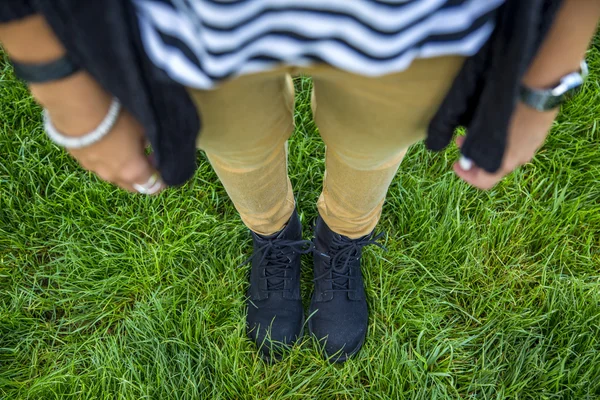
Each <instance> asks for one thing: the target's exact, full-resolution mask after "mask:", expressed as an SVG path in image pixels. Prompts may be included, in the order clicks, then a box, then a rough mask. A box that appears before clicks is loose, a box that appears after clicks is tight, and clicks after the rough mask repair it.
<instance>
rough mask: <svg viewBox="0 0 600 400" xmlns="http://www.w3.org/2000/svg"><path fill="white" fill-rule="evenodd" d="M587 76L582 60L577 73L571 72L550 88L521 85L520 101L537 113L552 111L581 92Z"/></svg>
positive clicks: (585, 64) (586, 69) (585, 66)
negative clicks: (533, 87)
mask: <svg viewBox="0 0 600 400" xmlns="http://www.w3.org/2000/svg"><path fill="white" fill-rule="evenodd" d="M587 76H588V66H587V63H586V62H585V60H583V61H582V62H581V67H580V70H579V71H578V72H572V73H570V74H568V75H565V76H563V77H562V78H561V80H560V82H559V83H558V84H557V85H556V86H554V87H552V88H548V89H541V90H540V89H532V88H529V87H527V86H525V85H522V86H521V90H520V100H521V102H523V103H524V104H526V105H528V106H529V107H532V108H534V109H536V110H538V111H550V110H553V109H555V108H557V107H559V106H560V105H561V104H563V103H564V102H566V101H567V100H569V99H571V98H573V96H575V95H577V94H578V93H579V92H580V91H581V87H582V86H583V83H584V82H585V79H586V78H587Z"/></svg>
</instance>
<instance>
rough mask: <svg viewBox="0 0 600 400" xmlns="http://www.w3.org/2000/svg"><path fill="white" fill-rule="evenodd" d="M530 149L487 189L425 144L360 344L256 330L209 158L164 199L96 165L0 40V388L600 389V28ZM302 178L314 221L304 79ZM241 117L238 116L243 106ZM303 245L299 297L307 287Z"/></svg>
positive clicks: (114, 391) (393, 206)
mask: <svg viewBox="0 0 600 400" xmlns="http://www.w3.org/2000/svg"><path fill="white" fill-rule="evenodd" d="M589 61H590V64H591V68H592V76H591V79H590V81H589V83H588V84H587V85H586V87H585V90H584V93H583V95H582V96H581V97H579V98H578V99H577V100H576V101H574V102H573V103H571V104H569V105H568V106H566V107H564V109H563V112H562V114H561V115H560V117H559V118H558V120H557V122H556V124H555V126H554V129H553V132H552V134H551V136H550V138H549V140H548V142H547V144H546V145H545V146H544V148H543V149H542V150H541V151H540V153H539V154H538V156H537V157H536V158H535V160H534V161H533V162H532V163H531V164H529V165H527V166H525V167H523V168H521V169H520V170H518V171H517V172H515V173H513V174H512V175H510V176H509V177H508V178H507V179H505V180H504V181H503V182H502V183H501V184H500V185H498V186H497V187H496V188H495V189H493V190H492V191H489V192H482V191H478V190H475V189H473V188H470V187H469V186H468V185H466V184H465V183H463V182H461V181H459V180H458V179H457V178H456V177H455V176H454V174H453V173H452V171H451V168H450V167H451V163H452V162H453V160H455V159H456V157H457V151H456V148H454V147H453V148H451V149H449V150H448V151H446V152H445V153H441V154H432V153H429V152H427V151H425V149H424V147H423V146H422V145H417V146H414V147H413V148H412V149H411V150H410V152H409V155H408V156H407V158H406V159H405V161H404V163H403V165H402V167H401V172H400V173H399V174H398V176H397V177H396V179H395V180H394V182H393V184H392V186H391V189H390V192H389V195H388V200H387V204H386V206H385V208H384V214H383V218H382V220H381V223H380V225H379V229H380V230H381V231H385V232H387V237H386V239H385V245H386V247H387V249H388V251H383V250H381V249H378V248H372V249H370V250H367V251H366V255H365V258H364V275H365V280H366V285H367V294H368V298H369V305H370V313H371V316H370V324H369V333H368V337H367V341H366V344H365V347H364V349H363V350H362V351H361V352H360V353H359V355H358V356H357V357H356V358H354V359H352V360H350V361H348V362H347V363H346V364H344V365H343V366H336V365H330V364H328V362H326V361H324V360H323V359H322V358H321V357H320V355H319V352H318V350H317V349H316V346H315V343H313V342H312V341H311V340H310V339H304V341H303V342H302V344H301V345H300V346H297V347H296V348H294V349H293V350H292V351H291V352H290V354H289V355H288V356H287V357H286V358H285V359H284V361H283V362H281V363H278V364H274V365H268V364H266V363H265V362H263V361H262V360H261V359H260V358H259V357H258V355H257V353H256V351H255V348H254V346H253V344H252V343H251V342H250V341H249V340H248V339H246V337H245V327H244V314H245V311H244V308H245V302H244V293H245V289H246V274H247V268H248V267H247V266H246V267H242V268H238V265H240V264H241V263H242V262H243V261H244V260H245V259H246V258H247V257H248V256H249V255H250V249H251V241H250V236H249V234H248V232H247V230H246V229H245V228H244V226H243V225H242V223H241V221H240V218H239V217H238V215H237V214H236V212H235V210H234V208H233V206H232V204H231V203H230V201H229V200H228V198H227V195H226V193H225V191H224V189H223V187H222V186H221V184H220V183H219V182H218V180H217V177H216V175H215V174H214V172H213V171H212V170H211V168H210V166H209V165H208V163H207V161H206V159H205V157H204V156H203V155H202V154H199V155H198V157H199V160H200V167H199V170H198V173H197V175H196V177H195V178H194V180H193V181H191V182H189V183H188V184H186V185H185V186H184V187H182V188H178V189H170V190H168V191H167V192H165V193H163V194H161V195H160V196H158V197H155V198H149V197H145V196H141V195H130V194H127V193H125V192H122V191H120V190H118V189H115V188H114V187H112V186H110V185H109V184H106V183H103V182H101V181H99V180H98V179H97V178H95V177H94V176H92V175H91V174H90V173H87V172H84V171H83V170H82V169H81V168H79V167H78V165H77V164H76V163H75V162H74V161H73V160H71V159H70V158H69V157H68V156H67V155H66V154H65V153H64V152H63V151H62V150H60V149H59V148H57V147H55V146H54V145H52V144H51V143H50V142H49V140H47V139H46V138H45V136H44V134H43V131H42V126H41V124H40V109H39V107H37V106H36V105H35V104H34V102H33V101H32V99H31V97H30V96H29V95H28V92H27V91H26V89H25V87H24V86H23V85H22V84H21V83H19V82H17V81H15V80H14V77H13V75H12V72H11V69H10V67H9V66H8V64H7V63H6V60H2V58H1V56H0V398H2V399H11V400H12V399H141V398H144V399H197V398H202V399H243V398H256V399H263V398H272V399H300V398H307V399H355V398H369V399H388V398H391V399H398V398H406V399H440V398H462V399H504V398H514V399H593V398H600V250H599V249H600V247H599V245H600V123H599V118H600V84H599V81H600V80H599V73H600V40H598V39H597V40H596V42H595V44H594V47H593V48H592V50H591V51H590V53H589ZM295 82H296V85H297V89H298V99H297V110H296V124H297V129H296V134H295V135H294V136H293V139H292V140H291V143H290V176H291V179H292V182H293V184H294V188H295V192H296V194H297V198H298V203H299V209H300V210H301V214H302V222H303V224H304V228H305V236H306V237H307V238H308V237H309V232H310V227H311V225H312V223H313V221H314V219H315V217H316V207H315V202H316V200H317V197H318V194H319V191H320V187H321V183H322V173H323V154H324V148H323V144H322V142H321V141H320V139H319V135H318V132H317V129H316V128H315V126H314V124H313V122H312V119H311V115H310V106H309V90H310V85H311V83H310V80H309V79H307V78H297V79H296V81H295ZM232 117H235V116H232ZM311 279H312V273H311V265H310V258H309V257H306V258H305V259H304V260H303V295H304V298H305V299H306V300H308V298H309V295H310V292H311V286H310V283H311Z"/></svg>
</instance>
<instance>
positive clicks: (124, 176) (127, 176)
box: [119, 156, 166, 194]
mask: <svg viewBox="0 0 600 400" xmlns="http://www.w3.org/2000/svg"><path fill="white" fill-rule="evenodd" d="M119 181H120V182H123V184H124V185H126V186H128V188H129V189H130V190H132V191H135V192H138V193H142V194H157V193H159V192H160V191H162V190H163V189H165V187H166V186H165V184H164V182H163V181H162V179H161V178H160V175H159V174H158V171H156V169H154V168H153V167H152V164H150V161H149V160H148V159H147V158H146V157H145V156H141V157H138V158H136V160H135V161H134V162H132V163H130V164H129V165H128V166H126V168H124V169H123V171H122V173H121V177H120V179H119Z"/></svg>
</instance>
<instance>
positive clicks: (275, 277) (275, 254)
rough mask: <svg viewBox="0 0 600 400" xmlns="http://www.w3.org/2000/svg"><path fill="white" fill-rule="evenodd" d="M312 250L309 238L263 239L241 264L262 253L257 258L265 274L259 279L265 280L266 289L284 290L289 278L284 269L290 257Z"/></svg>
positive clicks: (287, 267) (272, 290)
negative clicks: (262, 242)
mask: <svg viewBox="0 0 600 400" xmlns="http://www.w3.org/2000/svg"><path fill="white" fill-rule="evenodd" d="M261 241H262V240H261ZM312 251H313V243H312V241H310V240H286V239H272V240H264V244H262V245H261V246H260V247H258V248H257V249H256V250H255V251H254V254H252V256H250V258H248V259H247V260H246V261H245V262H244V263H243V264H242V266H243V265H246V264H248V263H250V262H252V261H253V260H254V259H256V258H257V257H258V255H259V254H262V256H261V257H260V258H259V259H258V265H260V266H261V268H264V270H265V276H264V277H261V279H263V280H265V281H266V285H265V287H266V291H267V292H281V291H284V290H285V282H286V281H287V280H290V279H291V278H290V277H287V276H286V271H287V270H288V269H289V268H290V264H291V261H292V257H293V256H294V255H295V254H308V253H311V252H312Z"/></svg>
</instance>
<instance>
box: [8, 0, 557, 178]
mask: <svg viewBox="0 0 600 400" xmlns="http://www.w3.org/2000/svg"><path fill="white" fill-rule="evenodd" d="M480 1H486V0H480ZM561 3H562V0H526V1H525V0H506V1H505V4H504V5H503V6H502V7H501V8H500V10H499V12H498V17H497V18H498V20H497V22H496V29H495V30H494V33H493V34H492V36H491V38H490V40H489V41H488V42H487V43H486V44H485V45H484V46H483V47H482V48H481V50H480V51H479V52H478V53H477V54H475V55H474V56H472V57H469V58H468V59H467V61H466V62H465V64H464V66H463V68H462V70H461V71H460V72H459V74H458V76H457V78H456V80H455V81H454V83H453V85H452V88H451V89H450V91H449V93H448V94H447V96H446V98H445V100H444V101H443V103H442V105H441V107H440V109H439V110H438V111H437V113H436V115H435V116H434V117H433V119H432V121H431V123H430V125H429V132H428V136H427V139H426V142H425V143H426V145H427V147H428V148H429V149H431V150H436V151H439V150H442V149H443V148H445V147H446V146H447V145H448V144H449V143H450V141H451V139H452V136H453V134H454V130H455V128H456V127H458V126H465V127H466V128H467V132H468V133H467V138H466V141H465V143H464V146H463V149H462V152H463V154H464V155H465V156H467V157H469V158H471V159H472V160H473V161H474V162H475V164H476V165H478V166H480V167H481V168H483V169H485V170H486V171H488V172H495V171H497V170H498V168H500V165H501V163H502V157H503V155H504V149H505V147H506V138H507V130H508V125H509V122H510V118H511V115H512V113H513V110H514V108H515V105H516V102H517V98H518V97H517V93H518V88H519V84H520V81H521V78H522V76H523V75H524V73H525V71H526V69H527V66H528V65H529V63H530V62H531V60H532V58H533V56H534V55H535V53H536V51H537V49H538V47H539V45H540V43H541V41H542V40H543V38H544V37H545V35H546V33H547V31H548V29H549V27H550V25H551V23H552V21H553V19H554V16H555V15H556V12H557V10H558V8H559V7H560V5H561ZM33 13H40V14H42V15H44V17H45V18H46V20H47V21H48V23H49V24H50V26H51V27H52V29H53V30H54V31H55V33H56V34H57V36H58V37H59V38H60V40H61V41H62V42H63V44H64V46H65V48H66V49H67V51H68V52H69V55H70V57H71V58H72V59H73V60H74V61H75V62H76V63H78V64H79V65H81V66H82V67H83V68H85V69H86V70H87V71H88V72H89V73H90V74H91V75H92V76H94V77H95V78H96V79H97V80H98V82H99V83H100V84H101V85H102V86H103V87H104V88H105V89H106V90H107V91H108V92H110V93H112V94H113V95H115V96H116V97H118V98H119V99H120V100H121V102H122V103H123V105H124V107H125V108H127V109H128V110H129V111H130V112H131V113H132V114H133V115H134V116H135V117H136V118H137V119H138V120H139V121H140V123H141V124H142V125H143V126H144V128H145V133H146V136H147V137H148V139H149V141H150V143H151V144H152V147H153V148H154V151H155V162H156V166H157V168H158V170H159V171H160V173H161V175H162V177H163V179H164V180H165V182H166V183H167V184H169V185H178V184H182V183H184V182H185V181H186V180H188V179H190V178H191V177H192V175H193V174H194V171H195V169H196V135H197V133H198V131H199V130H200V127H201V118H200V116H199V115H198V113H197V111H196V109H195V107H194V105H193V104H192V102H191V100H190V98H189V96H188V94H187V92H186V90H185V88H183V87H182V86H181V85H179V84H177V83H175V82H172V81H170V80H168V79H165V75H164V74H163V73H162V72H161V71H160V70H159V69H158V68H156V67H155V66H154V65H153V64H152V63H151V62H150V60H149V59H148V58H147V57H146V55H145V52H144V49H143V46H142V43H141V39H140V35H139V30H138V26H137V18H136V16H135V14H134V9H133V5H132V4H131V2H130V1H123V0H94V1H88V0H52V1H50V0H0V22H6V21H11V20H14V19H18V18H23V17H25V16H27V15H31V14H33Z"/></svg>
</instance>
